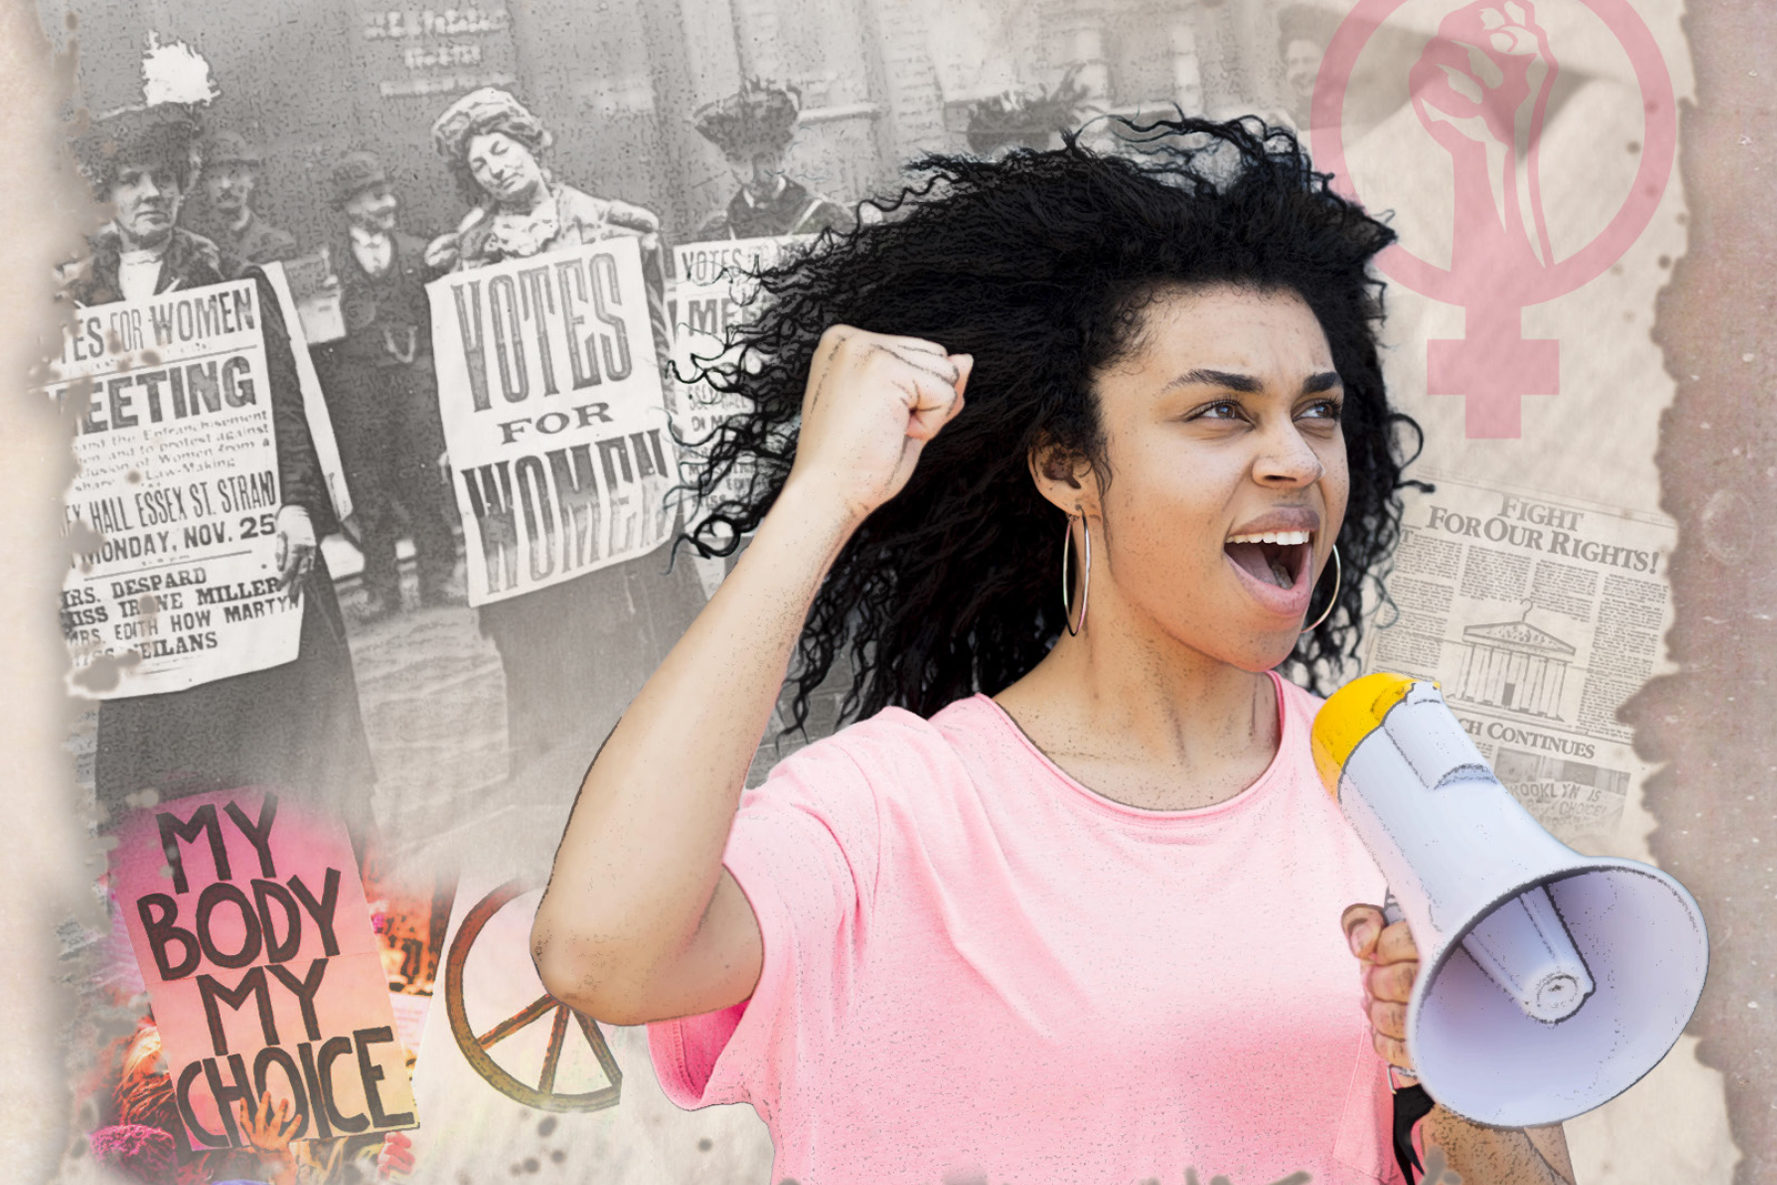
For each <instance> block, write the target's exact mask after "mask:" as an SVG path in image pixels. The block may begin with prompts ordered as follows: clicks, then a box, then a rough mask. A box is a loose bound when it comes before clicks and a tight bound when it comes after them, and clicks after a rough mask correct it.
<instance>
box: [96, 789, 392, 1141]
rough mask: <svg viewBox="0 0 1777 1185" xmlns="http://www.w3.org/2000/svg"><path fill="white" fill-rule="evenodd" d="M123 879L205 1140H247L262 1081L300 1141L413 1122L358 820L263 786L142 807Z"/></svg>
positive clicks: (132, 931) (182, 1105) (130, 822)
mask: <svg viewBox="0 0 1777 1185" xmlns="http://www.w3.org/2000/svg"><path fill="white" fill-rule="evenodd" d="M111 880H112V890H113V893H114V894H115V896H116V900H117V905H118V908H119V909H121V910H122V912H123V914H124V919H125V924H126V925H127V927H128V929H129V935H130V944H131V946H132V947H133V948H134V950H135V953H136V962H137V965H138V966H139V967H140V969H141V972H142V978H143V980H144V982H145V983H146V984H147V987H148V995H149V999H150V1000H151V1001H152V1003H153V1007H154V1019H155V1023H156V1024H157V1025H159V1027H160V1034H161V1044H162V1047H163V1049H164V1050H165V1052H166V1058H167V1066H168V1073H169V1074H170V1076H171V1078H172V1082H173V1090H174V1100H175V1102H176V1103H177V1104H178V1107H179V1114H180V1117H181V1119H182V1120H183V1121H184V1125H185V1129H186V1135H187V1138H188V1140H189V1141H190V1144H191V1147H192V1148H194V1149H205V1148H227V1147H243V1146H245V1144H246V1137H245V1133H244V1132H242V1131H241V1129H240V1125H239V1124H238V1123H236V1121H235V1114H234V1113H235V1105H236V1104H237V1103H246V1104H248V1106H249V1107H251V1106H252V1105H253V1103H254V1102H255V1101H256V1100H257V1099H258V1098H259V1095H260V1093H261V1092H264V1091H270V1093H271V1095H272V1098H273V1099H274V1100H276V1101H280V1102H282V1101H288V1102H289V1103H290V1104H291V1111H292V1113H293V1114H295V1115H297V1116H299V1117H300V1120H301V1122H300V1123H299V1124H298V1126H297V1129H296V1132H295V1135H294V1138H296V1139H315V1138H319V1139H327V1138H330V1137H333V1136H341V1135H349V1134H354V1133H359V1132H366V1131H389V1130H394V1129H397V1128H406V1127H413V1126H415V1117H414V1107H413V1090H412V1084H411V1083H410V1081H409V1079H408V1073H407V1068H406V1059H405V1053H404V1051H403V1050H402V1048H401V1046H400V1043H399V1042H398V1041H397V1040H396V1039H395V1033H394V1023H395V1017H394V1012H393V1010H392V1008H391V1007H390V1004H389V987H388V981H387V978H386V976H385V975H384V972H383V967H382V958H381V955H380V952H379V950H378V947H377V942H376V935H375V933H374V931H373V930H372V929H371V924H370V909H369V906H368V905H367V904H366V902H365V899H364V886H363V882H362V881H361V880H360V879H359V877H358V873H357V868H356V864H355V862H354V860H353V857H352V846H351V841H350V839H349V838H348V837H347V835H346V830H345V826H344V825H343V824H342V823H340V822H339V821H338V820H336V819H328V818H323V817H319V816H313V815H307V814H304V813H302V812H301V811H300V808H299V806H298V804H296V803H294V802H290V803H288V804H286V803H285V802H284V801H282V800H280V799H279V798H278V796H277V795H275V794H271V793H265V792H261V791H257V790H231V791H222V792H217V793H212V794H201V795H194V796H192V797H189V798H181V799H177V800H174V801H172V802H169V803H166V804H164V805H161V806H158V807H150V808H145V809H143V810H140V811H138V812H136V813H135V814H134V815H132V816H130V817H129V818H128V819H127V820H126V821H125V822H124V824H123V826H122V828H121V829H120V832H119V842H118V846H117V848H116V849H115V850H114V851H113V852H112V857H111Z"/></svg>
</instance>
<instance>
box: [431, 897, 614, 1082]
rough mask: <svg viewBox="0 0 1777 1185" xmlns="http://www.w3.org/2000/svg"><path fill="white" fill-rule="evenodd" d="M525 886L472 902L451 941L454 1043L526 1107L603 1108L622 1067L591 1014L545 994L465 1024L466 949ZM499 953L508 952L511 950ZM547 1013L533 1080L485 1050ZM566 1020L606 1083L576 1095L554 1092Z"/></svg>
mask: <svg viewBox="0 0 1777 1185" xmlns="http://www.w3.org/2000/svg"><path fill="white" fill-rule="evenodd" d="M526 891H527V886H526V885H525V884H524V883H523V882H521V881H518V880H510V881H507V882H506V883H505V884H503V885H501V886H500V887H499V888H497V889H495V890H494V891H493V892H491V893H489V894H488V895H487V896H485V897H483V898H482V899H481V900H480V901H478V902H476V904H475V907H474V908H473V909H471V910H470V911H469V912H468V913H467V914H465V915H464V917H463V924H462V925H461V926H460V927H458V929H457V934H456V937H455V938H454V939H452V940H451V944H450V950H449V952H448V953H447V954H446V955H445V961H444V1005H445V1012H446V1015H448V1016H449V1018H450V1031H451V1035H452V1036H453V1037H455V1038H456V1042H457V1048H458V1049H460V1050H462V1052H463V1057H464V1059H465V1060H466V1061H467V1062H468V1063H469V1065H470V1066H472V1067H473V1068H474V1070H475V1072H476V1073H477V1074H480V1075H481V1076H482V1077H483V1078H485V1079H486V1080H487V1081H488V1083H489V1085H491V1086H492V1087H493V1088H494V1089H495V1090H497V1091H499V1092H500V1093H501V1094H503V1095H506V1096H507V1097H508V1098H512V1099H516V1100H518V1101H519V1102H521V1103H523V1104H524V1105H525V1106H527V1107H535V1108H537V1109H538V1110H541V1111H598V1110H601V1109H602V1108H605V1107H614V1106H616V1105H617V1098H618V1093H619V1091H620V1089H621V1087H622V1085H623V1071H622V1070H621V1069H619V1068H618V1066H617V1059H616V1058H615V1057H613V1056H611V1049H610V1046H608V1045H606V1044H605V1035H604V1033H602V1032H600V1031H599V1027H598V1023H597V1022H596V1021H594V1020H593V1019H592V1018H591V1017H588V1016H583V1015H581V1014H580V1013H578V1012H575V1011H574V1010H573V1009H571V1008H569V1007H568V1006H567V1005H566V1004H563V1003H562V1002H561V1001H559V1000H557V999H556V998H555V997H554V996H551V995H548V994H547V993H546V994H544V995H542V996H539V997H538V998H537V999H535V1000H533V1001H531V1003H529V1004H527V1005H525V1007H524V1008H522V1009H520V1010H519V1011H518V1012H516V1013H514V1014H513V1015H511V1016H509V1017H507V1018H506V1019H505V1020H502V1021H500V1022H499V1023H498V1024H496V1025H494V1026H493V1027H492V1028H489V1029H487V1030H485V1031H484V1032H481V1033H479V1034H478V1033H476V1031H475V1030H474V1028H473V1027H471V1025H470V1023H469V1013H468V1009H467V1008H466V1007H465V1005H464V1002H463V966H464V964H466V963H467V962H468V960H469V949H470V947H472V946H473V945H474V944H475V940H476V938H477V937H479V936H480V934H481V931H482V928H483V927H485V926H486V925H487V923H488V920H489V919H490V918H492V917H493V916H494V915H495V914H497V913H498V912H500V910H501V909H503V908H504V907H505V906H507V905H508V904H510V903H511V902H512V901H513V899H514V898H516V897H518V896H520V895H521V894H523V893H524V892H526ZM502 954H503V955H504V956H506V957H510V952H502ZM545 1017H547V1018H548V1019H549V1026H550V1027H549V1044H548V1046H547V1047H546V1049H545V1050H544V1053H543V1062H542V1065H541V1066H540V1067H538V1068H537V1069H536V1077H535V1079H534V1082H535V1085H533V1084H532V1082H531V1081H526V1080H521V1079H520V1078H518V1077H517V1076H516V1075H515V1074H514V1073H512V1072H511V1071H509V1070H507V1069H506V1068H505V1067H504V1066H501V1065H500V1064H499V1063H498V1062H497V1061H495V1060H494V1056H493V1054H492V1053H490V1052H489V1051H490V1050H491V1049H492V1048H493V1047H494V1046H495V1045H497V1044H499V1043H500V1042H501V1041H503V1040H505V1039H506V1038H507V1037H510V1036H512V1034H514V1033H516V1032H518V1031H519V1030H521V1029H525V1028H528V1027H529V1026H531V1025H534V1024H537V1023H539V1022H541V1021H542V1020H543V1019H544V1018H545ZM570 1024H571V1025H573V1026H574V1027H576V1028H577V1029H578V1030H579V1031H580V1035H581V1036H582V1037H583V1038H584V1039H585V1041H586V1044H587V1045H588V1046H589V1047H591V1049H592V1055H593V1056H594V1057H595V1058H597V1059H598V1064H599V1068H600V1069H602V1070H603V1071H604V1074H605V1080H606V1081H607V1082H609V1083H610V1085H609V1086H605V1087H601V1088H600V1089H598V1090H592V1091H585V1092H582V1093H578V1094H558V1093H557V1092H556V1090H555V1075H556V1070H557V1068H558V1067H559V1066H560V1065H561V1056H562V1050H563V1047H564V1046H565V1045H566V1044H567V1039H568V1027H569V1025H570Z"/></svg>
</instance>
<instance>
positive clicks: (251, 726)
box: [63, 230, 375, 832]
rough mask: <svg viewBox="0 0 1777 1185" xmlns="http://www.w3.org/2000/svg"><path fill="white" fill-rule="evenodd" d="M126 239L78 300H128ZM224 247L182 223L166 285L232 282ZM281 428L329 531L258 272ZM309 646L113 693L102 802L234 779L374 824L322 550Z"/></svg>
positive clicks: (299, 500)
mask: <svg viewBox="0 0 1777 1185" xmlns="http://www.w3.org/2000/svg"><path fill="white" fill-rule="evenodd" d="M118 260H119V253H118V245H117V240H116V238H115V236H114V235H104V234H101V235H100V236H98V237H97V238H96V239H95V240H94V243H93V252H92V255H91V256H90V257H89V258H87V259H86V260H83V261H82V262H81V263H80V264H79V265H76V267H75V268H74V269H73V271H72V274H71V275H69V276H67V277H66V278H65V281H64V287H63V291H64V293H65V294H66V296H67V298H68V299H70V300H72V301H73V302H74V303H76V304H79V305H99V304H109V303H111V302H113V301H117V300H121V299H123V294H122V290H121V288H120V287H119V284H118ZM221 267H222V264H221V260H220V257H219V253H218V251H217V248H216V246H215V244H213V243H211V242H210V241H209V240H208V239H205V238H202V237H201V236H198V235H194V234H191V233H189V232H187V231H184V230H175V231H174V238H173V242H172V243H171V245H170V246H169V247H168V249H167V254H166V258H165V261H164V263H163V266H162V269H161V276H160V281H159V284H158V285H157V291H160V292H169V291H173V290H175V289H181V288H201V287H204V286H205V285H209V284H219V283H221V282H222V280H223V276H222V272H221ZM248 274H249V275H250V276H252V277H254V278H256V279H257V280H258V287H259V296H260V307H261V309H262V310H263V313H262V320H261V324H262V325H263V326H264V335H265V356H266V365H267V377H268V379H269V383H270V387H271V407H272V429H273V434H274V437H275V439H276V441H277V450H278V478H279V482H280V484H281V486H282V489H283V498H284V502H285V504H286V505H290V504H294V505H297V506H301V507H303V508H304V509H305V510H307V511H308V514H309V518H310V520H311V521H312V522H313V524H314V528H315V535H316V537H317V538H319V537H320V536H322V535H324V534H326V533H328V532H329V531H332V530H335V529H337V527H338V522H337V520H336V519H335V517H334V514H333V507H332V504H331V503H330V502H329V501H328V497H327V487H326V481H325V479H324V477H323V476H322V473H321V466H320V462H319V461H318V460H317V458H316V455H315V446H314V442H313V441H312V440H311V439H310V437H309V430H308V420H307V417H306V415H305V413H304V411H303V403H302V394H301V388H300V387H299V385H298V381H297V377H296V362H295V359H294V357H293V356H292V354H291V344H290V334H289V331H288V329H287V328H286V327H285V325H284V319H283V317H282V315H281V314H280V313H279V311H278V303H277V299H276V297H275V296H274V295H273V293H272V290H271V286H270V284H269V283H268V282H267V281H266V280H265V278H264V277H263V275H261V274H260V273H258V272H250V273H248ZM302 595H303V600H304V602H305V604H304V607H303V615H302V635H301V649H300V651H299V653H298V655H297V657H296V659H295V660H294V661H292V662H288V663H285V664H284V665H282V666H277V667H272V668H269V669H267V670H263V671H254V672H251V673H249V674H245V675H236V676H233V677H231V678H227V679H218V680H215V681H213V682H209V683H200V684H198V685H197V686H196V687H191V688H187V689H186V690H184V691H174V692H165V693H162V694H159V695H142V696H131V697H126V698H121V699H111V700H106V701H104V702H103V703H102V704H101V705H100V707H99V721H98V737H97V742H96V749H97V752H96V754H95V758H94V781H95V783H96V789H97V793H98V798H99V801H100V803H101V804H102V805H103V806H105V807H106V808H107V809H108V810H113V811H114V810H116V809H118V808H119V807H120V806H122V805H123V804H124V800H125V799H126V797H128V796H131V795H134V794H138V793H139V792H141V791H143V790H153V791H155V792H156V794H157V795H158V796H159V797H160V798H162V799H166V798H169V797H177V796H179V795H181V794H192V793H198V792H201V791H204V790H214V789H225V788H232V787H235V786H247V785H258V786H271V787H276V788H278V789H280V790H283V791H285V792H287V793H290V794H294V795H300V796H302V797H303V798H305V799H306V800H308V801H312V802H316V803H318V804H321V805H322V806H324V807H326V808H327V809H330V810H334V811H337V812H338V813H339V814H340V815H342V816H343V817H344V818H345V819H346V821H347V823H348V825H349V826H352V827H353V828H354V831H355V832H356V831H359V830H361V829H362V828H364V827H365V826H366V825H367V824H368V822H369V820H370V814H369V799H370V791H371V788H372V785H373V783H374V781H375V773H374V769H373V767H372V764H371V758H370V746H369V743H368V741H367V740H366V738H365V735H364V722H363V718H362V716H361V715H360V712H359V706H358V687H357V681H356V680H355V679H354V677H353V674H352V658H351V652H350V650H349V649H348V648H347V646H346V634H345V620H344V617H343V616H342V615H341V613H340V609H339V601H338V599H337V598H336V597H335V595H334V591H333V581H332V578H331V577H330V576H329V574H328V572H327V566H326V563H325V561H324V560H322V559H321V557H320V556H319V555H317V556H316V562H315V567H314V570H313V572H311V573H310V575H309V577H308V578H307V581H306V583H305V584H304V586H303V590H302Z"/></svg>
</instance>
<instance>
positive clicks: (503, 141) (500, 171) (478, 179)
mask: <svg viewBox="0 0 1777 1185" xmlns="http://www.w3.org/2000/svg"><path fill="white" fill-rule="evenodd" d="M464 158H465V160H467V161H468V164H469V172H470V174H471V175H472V176H473V177H474V178H475V183H476V184H477V185H479V186H481V188H482V191H483V192H484V193H486V194H487V195H488V196H489V197H491V198H493V199H494V200H495V201H496V202H499V203H500V204H502V205H512V204H516V203H520V202H524V201H526V200H529V199H531V198H533V197H535V196H536V195H537V194H538V193H540V192H541V190H542V186H543V166H542V165H540V164H538V163H537V158H536V157H535V156H533V155H531V150H530V149H528V148H526V147H525V146H524V145H523V144H520V143H519V142H518V141H517V140H514V139H513V138H512V137H511V136H508V135H507V134H506V133H504V132H483V133H481V134H480V135H479V136H474V137H472V138H471V139H470V140H469V144H468V146H467V147H466V148H465V149H464Z"/></svg>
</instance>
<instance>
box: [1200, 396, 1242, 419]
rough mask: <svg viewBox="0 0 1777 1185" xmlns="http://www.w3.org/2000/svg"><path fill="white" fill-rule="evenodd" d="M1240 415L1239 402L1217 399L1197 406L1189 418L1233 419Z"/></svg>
mask: <svg viewBox="0 0 1777 1185" xmlns="http://www.w3.org/2000/svg"><path fill="white" fill-rule="evenodd" d="M1240 415H1241V408H1240V404H1238V403H1236V402H1234V401H1233V400H1232V399H1219V400H1217V401H1216V402H1214V403H1210V404H1205V405H1204V406H1203V407H1200V408H1198V409H1197V411H1196V413H1195V414H1193V415H1192V416H1191V418H1192V419H1193V420H1235V419H1239V418H1240Z"/></svg>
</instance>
